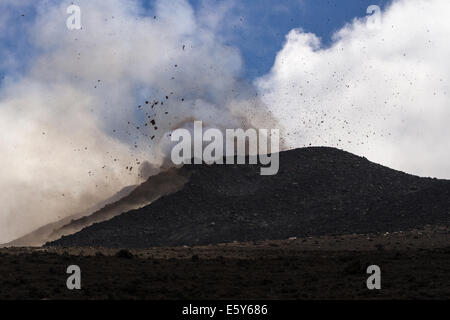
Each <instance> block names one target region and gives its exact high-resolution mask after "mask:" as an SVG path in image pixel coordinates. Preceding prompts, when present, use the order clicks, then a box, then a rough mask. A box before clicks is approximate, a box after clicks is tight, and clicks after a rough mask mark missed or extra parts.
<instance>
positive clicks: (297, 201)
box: [46, 148, 450, 248]
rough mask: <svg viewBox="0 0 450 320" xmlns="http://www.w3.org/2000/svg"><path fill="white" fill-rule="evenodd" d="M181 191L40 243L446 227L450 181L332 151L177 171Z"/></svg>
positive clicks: (215, 239) (205, 240) (136, 243)
mask: <svg viewBox="0 0 450 320" xmlns="http://www.w3.org/2000/svg"><path fill="white" fill-rule="evenodd" d="M179 170H181V171H182V172H183V175H185V174H186V175H188V176H190V178H189V181H188V182H187V183H186V184H185V185H184V186H183V188H182V189H181V190H179V191H178V192H175V193H173V194H170V195H167V196H164V197H161V198H160V199H158V200H157V201H155V202H154V203H152V204H150V205H148V206H146V207H143V208H141V209H138V210H134V211H130V212H127V213H123V214H121V215H120V216H117V217H114V218H112V219H111V220H109V221H106V222H102V223H97V224H94V225H92V226H90V227H87V228H85V229H83V230H81V231H80V232H78V233H75V234H73V235H70V236H65V237H62V238H61V239H59V240H56V241H53V242H50V243H47V244H46V245H47V246H91V247H109V248H148V247H155V246H181V245H208V244H216V243H226V242H233V241H239V242H241V241H258V240H277V239H287V238H290V237H307V236H321V235H336V234H354V233H359V234H364V233H379V232H393V231H401V230H407V229H412V228H420V227H423V226H426V225H445V226H447V225H448V221H449V213H450V181H446V180H438V179H431V178H419V177H416V176H412V175H408V174H405V173H402V172H399V171H395V170H392V169H389V168H386V167H383V166H381V165H378V164H375V163H372V162H370V161H368V160H367V159H365V158H361V157H358V156H355V155H353V154H350V153H347V152H344V151H341V150H337V149H333V148H304V149H296V150H291V151H285V152H281V153H280V170H279V172H278V174H277V175H274V176H261V175H260V166H259V165H210V166H208V165H206V164H203V165H185V166H184V167H182V168H180V169H179Z"/></svg>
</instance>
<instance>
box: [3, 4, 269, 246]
mask: <svg viewBox="0 0 450 320" xmlns="http://www.w3.org/2000/svg"><path fill="white" fill-rule="evenodd" d="M139 3H140V2H139V1H133V0H109V1H103V0H81V1H78V2H77V5H79V6H80V7H81V9H82V16H81V17H82V20H81V21H82V29H81V30H68V28H67V27H66V19H67V18H68V15H67V14H66V9H67V7H68V6H69V5H70V4H71V3H70V2H69V1H62V2H58V4H54V3H53V2H47V1H42V2H39V3H38V4H34V6H37V7H36V8H37V13H36V18H35V19H34V22H33V23H29V24H28V28H26V33H25V34H21V35H20V36H21V37H22V38H23V37H26V38H27V41H28V42H29V43H31V45H32V47H33V52H34V54H35V55H34V56H33V57H32V59H31V62H30V65H29V70H27V72H26V73H25V75H23V76H21V77H16V78H9V79H5V80H4V81H3V84H2V87H1V92H0V128H1V131H2V134H1V136H0V137H1V138H0V148H1V150H2V157H1V158H0V177H1V180H0V190H1V193H0V243H2V242H6V241H8V240H11V239H13V238H15V237H18V236H21V235H22V234H24V233H26V232H29V231H31V230H32V229H34V228H36V227H39V226H41V225H44V224H46V223H49V222H52V221H55V220H58V219H60V218H63V217H66V216H69V215H72V214H75V213H77V212H84V211H86V210H89V208H91V207H94V206H95V205H96V204H97V203H98V202H100V201H101V200H104V199H106V198H108V197H110V196H111V195H113V194H114V193H115V192H117V191H119V190H120V189H122V188H123V187H125V186H127V185H132V184H136V183H139V182H142V180H143V178H146V177H142V176H141V175H139V172H144V171H146V170H142V168H141V170H140V171H139V167H140V166H141V165H142V164H144V163H151V166H152V167H158V166H159V165H161V164H162V163H163V162H164V158H165V157H166V155H167V149H168V148H167V144H168V143H169V142H168V132H170V131H171V130H173V129H175V128H177V127H180V126H183V125H184V123H187V120H190V121H191V120H195V119H197V120H203V121H204V122H205V123H206V124H208V125H210V126H214V127H218V128H235V127H239V128H246V127H252V126H256V125H262V124H263V122H264V121H266V120H267V119H268V117H267V116H265V115H264V113H265V109H264V107H263V106H262V105H261V103H260V102H259V101H258V98H257V95H256V90H255V88H254V87H253V86H252V85H251V84H248V83H245V82H244V81H242V80H239V79H240V73H241V68H242V61H241V57H240V54H239V52H238V50H236V49H234V48H232V47H229V46H226V45H223V44H222V41H221V39H220V38H218V37H217V36H216V35H215V34H214V28H213V27H211V26H212V25H217V21H216V22H215V23H212V21H211V19H210V17H211V16H212V15H208V12H206V11H203V12H202V15H197V16H196V15H195V13H194V11H193V10H192V8H191V7H190V6H189V5H188V3H187V2H186V1H184V0H174V1H156V5H155V7H154V8H152V11H151V12H152V14H151V15H149V11H146V9H144V8H143V7H142V6H141V5H140V4H139ZM3 5H4V8H3V9H5V10H3V12H4V13H3V18H2V19H1V21H3V22H5V21H8V20H10V18H11V15H18V13H19V12H20V10H16V9H17V8H18V7H17V5H14V2H10V1H7V2H4V4H3ZM21 9H23V8H21ZM18 16H20V15H18ZM214 16H215V17H216V19H218V18H219V17H218V16H217V14H215V15H214ZM5 23H6V22H5ZM6 29H7V27H6V26H5V30H6ZM12 60H13V59H12ZM12 60H11V61H12ZM14 63H17V61H14ZM11 64H13V62H11ZM147 171H148V170H147Z"/></svg>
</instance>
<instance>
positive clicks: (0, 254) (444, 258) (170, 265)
mask: <svg viewBox="0 0 450 320" xmlns="http://www.w3.org/2000/svg"><path fill="white" fill-rule="evenodd" d="M449 231H450V230H449V228H448V227H445V226H435V227H431V226H429V227H425V228H422V229H415V230H410V231H407V232H394V233H380V234H359V235H358V234H353V235H343V236H338V235H336V236H321V237H308V238H297V239H293V238H292V239H290V240H275V241H256V242H245V243H228V244H218V245H210V246H200V247H187V246H184V247H155V248H148V249H130V250H125V249H108V248H97V247H83V248H74V247H70V248H69V247H47V248H42V249H37V248H32V249H31V248H12V249H0V259H1V261H2V263H1V264H0V274H1V275H2V276H1V277H0V300H3V299H155V300H160V299H171V300H172V299H189V300H197V299H208V300H211V299H301V300H305V299H306V300H308V299H448V297H449V296H450V239H449V237H448V234H449ZM72 264H76V265H78V266H79V267H80V268H81V272H82V288H81V290H74V291H70V290H67V288H66V279H67V277H68V275H67V274H66V269H67V267H68V266H69V265H72ZM372 264H376V265H378V266H379V267H380V269H381V290H368V289H367V287H366V280H367V277H368V276H369V275H368V274H367V273H366V269H367V267H368V266H369V265H372Z"/></svg>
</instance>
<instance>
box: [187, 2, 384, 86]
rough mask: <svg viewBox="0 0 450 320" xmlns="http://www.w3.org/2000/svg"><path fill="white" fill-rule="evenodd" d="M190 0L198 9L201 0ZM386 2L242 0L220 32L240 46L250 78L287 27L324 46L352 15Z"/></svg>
mask: <svg viewBox="0 0 450 320" xmlns="http://www.w3.org/2000/svg"><path fill="white" fill-rule="evenodd" d="M223 1H226V0H222V1H220V0H217V1H215V2H217V3H221V2H223ZM190 2H191V4H192V5H193V7H194V8H195V9H196V11H198V10H199V9H200V8H201V7H202V2H203V1H202V0H190ZM389 3H391V0H242V1H239V4H238V5H237V6H235V7H234V9H232V11H231V15H233V16H234V17H235V18H236V17H239V19H234V22H233V23H230V24H224V25H223V28H224V31H223V32H224V36H225V38H226V39H228V41H229V43H230V45H233V46H237V47H239V48H240V50H241V53H242V55H243V57H244V61H245V66H246V68H245V76H246V77H247V78H249V79H250V80H251V79H254V78H256V77H258V76H262V75H264V74H266V73H267V72H268V71H269V70H270V68H271V67H272V65H273V61H274V59H275V56H276V54H277V52H278V51H279V50H280V49H281V48H282V46H283V43H284V39H285V35H286V34H287V33H288V32H289V31H290V30H292V29H294V28H302V29H303V30H305V31H306V32H312V33H315V34H316V35H318V36H319V37H321V38H322V41H323V44H324V45H325V46H326V45H329V44H330V43H331V36H332V35H333V33H334V32H335V31H337V30H339V29H340V28H341V27H342V26H344V25H345V24H346V23H347V22H351V21H352V20H353V19H354V18H355V17H363V16H365V15H366V10H367V8H368V7H369V6H370V5H378V6H380V7H381V8H382V10H383V8H384V7H385V6H386V5H388V4H389ZM236 20H237V21H236Z"/></svg>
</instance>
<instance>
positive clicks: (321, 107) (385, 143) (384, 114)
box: [258, 0, 450, 178]
mask: <svg viewBox="0 0 450 320" xmlns="http://www.w3.org/2000/svg"><path fill="white" fill-rule="evenodd" d="M449 10H450V2H449V1H447V0H400V1H394V2H393V4H392V5H391V6H390V7H389V8H387V9H386V11H385V12H383V13H382V16H381V21H379V24H376V23H374V22H373V21H368V22H369V23H366V19H356V20H355V21H353V22H352V23H350V24H348V25H346V26H345V27H344V28H343V29H342V30H340V31H339V32H337V33H336V35H335V41H334V42H333V44H332V45H331V46H330V47H327V48H324V47H323V46H322V45H321V40H320V39H319V38H317V37H316V36H315V35H314V34H309V33H305V32H303V31H302V30H292V31H291V32H290V33H289V34H288V35H287V37H286V43H285V45H284V48H283V49H282V50H281V51H280V52H279V54H278V56H277V58H276V61H275V64H274V66H273V68H272V70H271V72H270V74H268V75H266V76H265V77H263V78H262V79H259V80H258V86H259V88H260V91H261V95H263V96H264V98H263V99H264V101H265V102H266V103H267V105H269V106H270V107H271V109H272V110H273V112H274V114H275V115H276V116H277V117H278V118H279V119H280V121H281V122H282V123H283V125H284V126H285V128H286V131H285V132H284V138H285V141H286V143H287V144H288V145H289V146H290V147H300V146H308V145H327V146H334V147H340V148H342V149H345V150H348V151H350V152H353V153H357V154H360V155H363V156H366V157H367V158H369V160H371V161H375V162H378V163H381V164H384V165H387V166H389V167H392V168H395V169H399V170H402V171H406V172H408V173H415V174H418V175H425V176H436V177H440V178H444V177H445V178H450V161H449V159H450V140H449V137H450V126H449V120H450V59H449V57H450V45H449V42H448V39H450V20H449V19H448V12H449ZM370 20H372V19H370ZM375 22H376V21H375ZM281 165H282V164H281Z"/></svg>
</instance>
